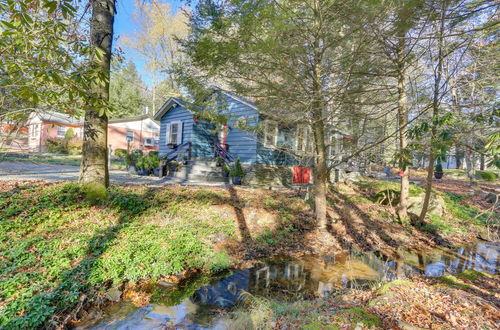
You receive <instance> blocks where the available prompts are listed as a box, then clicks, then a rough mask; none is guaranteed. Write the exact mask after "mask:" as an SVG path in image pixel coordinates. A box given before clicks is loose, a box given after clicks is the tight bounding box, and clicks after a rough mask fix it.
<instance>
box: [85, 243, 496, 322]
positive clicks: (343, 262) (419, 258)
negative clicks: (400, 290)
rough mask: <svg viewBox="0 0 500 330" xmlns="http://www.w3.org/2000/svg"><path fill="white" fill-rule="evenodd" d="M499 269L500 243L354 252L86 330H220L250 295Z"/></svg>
mask: <svg viewBox="0 0 500 330" xmlns="http://www.w3.org/2000/svg"><path fill="white" fill-rule="evenodd" d="M499 267H500V244H499V243H478V244H476V245H474V246H470V247H462V248H457V249H454V250H441V249H438V250H434V251H432V252H430V253H420V252H404V253H401V254H400V256H399V258H397V259H396V260H390V259H388V258H386V257H384V256H382V255H380V254H378V253H375V252H373V253H356V252H352V253H342V254H338V255H335V256H332V257H331V260H329V261H328V262H322V261H320V260H318V259H313V258H303V259H300V260H288V261H271V262H265V263H262V264H259V265H256V266H255V267H253V268H250V269H244V270H237V271H234V272H233V273H232V274H231V275H230V276H227V277H225V278H223V279H219V280H216V281H213V282H212V283H210V284H209V285H205V286H202V287H200V288H198V289H197V290H196V291H195V292H194V294H190V296H188V297H186V298H185V299H184V300H182V301H181V302H180V303H177V304H175V305H173V306H172V305H171V304H172V303H171V301H172V300H168V299H167V300H164V301H161V300H160V301H155V303H153V304H151V305H149V306H147V307H143V308H137V307H134V306H133V305H132V304H131V303H129V302H126V301H125V302H120V303H117V304H114V305H112V306H111V307H110V308H109V309H108V310H107V311H106V314H105V317H104V318H103V319H102V320H101V321H100V322H98V323H97V324H96V322H94V321H92V322H88V323H86V324H82V326H81V327H80V328H93V329H130V328H133V329H156V328H164V327H165V326H166V325H170V326H171V325H175V326H182V327H183V328H189V329H206V328H212V329H214V328H216V329H217V328H223V325H224V321H223V319H221V318H217V317H215V315H216V314H217V310H219V309H224V308H230V307H232V306H235V305H236V304H238V303H239V302H240V301H241V300H242V299H244V296H245V295H244V294H243V293H245V292H248V293H251V294H252V295H255V296H261V297H269V298H273V299H282V300H297V299H299V298H300V299H307V298H313V297H324V296H328V295H329V294H331V293H332V292H334V291H335V290H336V289H338V288H345V287H359V286H363V285H366V284H369V283H370V282H372V281H380V280H389V281H390V280H394V279H396V278H403V277H407V276H411V275H415V274H421V275H426V276H441V275H443V274H445V273H458V272H462V271H464V270H466V269H474V270H477V271H482V272H488V273H491V274H497V273H498V272H499ZM178 293H179V291H173V292H172V294H178ZM169 302H170V303H169Z"/></svg>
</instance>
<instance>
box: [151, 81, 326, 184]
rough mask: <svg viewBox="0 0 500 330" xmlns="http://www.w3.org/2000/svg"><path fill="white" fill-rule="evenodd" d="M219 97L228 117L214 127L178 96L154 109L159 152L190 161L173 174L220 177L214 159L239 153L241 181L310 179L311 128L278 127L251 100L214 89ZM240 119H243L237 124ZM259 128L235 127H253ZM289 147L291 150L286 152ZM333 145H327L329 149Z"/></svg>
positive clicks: (231, 157) (230, 159) (231, 159)
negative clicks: (243, 127) (222, 125)
mask: <svg viewBox="0 0 500 330" xmlns="http://www.w3.org/2000/svg"><path fill="white" fill-rule="evenodd" d="M217 93H220V94H219V95H221V96H222V97H223V98H224V104H225V108H226V109H225V111H226V113H227V115H228V118H229V120H228V123H227V125H226V126H225V127H219V128H216V127H215V126H214V125H213V124H211V123H209V122H207V121H203V120H199V119H198V118H197V117H196V114H195V113H193V112H192V111H190V110H189V109H188V107H186V105H185V103H184V102H183V101H182V100H180V99H177V98H170V99H169V100H167V102H165V104H163V106H162V107H161V108H160V109H159V110H158V111H157V113H156V114H155V116H154V119H155V120H157V121H159V122H160V146H159V147H160V148H159V153H160V157H162V158H166V159H168V160H169V161H171V160H174V159H176V160H181V159H184V160H186V163H188V161H187V160H188V159H189V165H187V166H184V169H181V170H179V173H176V174H175V175H176V176H181V177H185V178H186V179H191V178H193V177H195V178H196V179H200V180H203V179H213V180H212V181H219V180H220V181H222V179H221V177H220V175H221V172H222V171H221V169H220V168H218V169H216V168H215V165H214V163H215V162H214V160H215V159H216V158H217V157H221V158H223V159H224V160H225V161H226V162H227V163H231V162H234V161H235V160H236V159H238V158H239V159H240V161H241V163H242V165H243V167H244V169H245V178H244V182H245V183H252V184H279V185H290V184H300V183H310V182H311V179H312V175H311V174H312V173H311V168H310V167H309V166H304V164H311V157H310V155H311V153H312V150H313V149H312V134H311V133H310V131H309V130H308V129H306V128H305V127H295V128H283V127H279V126H278V124H277V123H276V122H273V121H270V120H267V119H266V118H264V117H263V116H262V114H260V113H259V110H258V108H257V107H256V105H255V104H254V103H253V102H251V101H249V100H247V99H245V98H242V97H239V96H237V95H234V94H233V93H229V92H226V91H222V90H218V91H217ZM241 122H244V125H240V123H241ZM257 125H259V126H260V127H261V128H263V129H262V130H259V133H256V131H252V130H244V129H242V128H239V127H241V126H245V127H257ZM286 150H290V151H293V152H286ZM333 152H335V150H333V149H332V153H333Z"/></svg>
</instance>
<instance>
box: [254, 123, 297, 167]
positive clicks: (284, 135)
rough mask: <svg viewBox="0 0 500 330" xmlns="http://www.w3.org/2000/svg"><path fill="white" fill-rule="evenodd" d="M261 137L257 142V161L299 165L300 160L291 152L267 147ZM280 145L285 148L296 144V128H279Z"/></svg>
mask: <svg viewBox="0 0 500 330" xmlns="http://www.w3.org/2000/svg"><path fill="white" fill-rule="evenodd" d="M261 141H263V138H262V137H261V138H260V139H259V142H258V144H257V163H258V164H266V165H299V164H300V162H299V161H298V160H297V159H296V158H295V157H294V156H293V155H291V154H290V153H289V152H285V151H282V150H278V149H274V148H267V147H266V146H264V144H263V143H262V142H261ZM277 144H278V147H280V146H282V147H283V149H291V148H293V147H294V146H295V129H294V128H283V127H279V128H278V138H277Z"/></svg>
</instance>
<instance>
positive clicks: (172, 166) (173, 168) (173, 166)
mask: <svg viewBox="0 0 500 330" xmlns="http://www.w3.org/2000/svg"><path fill="white" fill-rule="evenodd" d="M178 167H179V162H178V161H176V160H173V161H171V162H169V163H168V171H169V175H170V176H172V175H173V174H174V172H176V171H177V168H178Z"/></svg>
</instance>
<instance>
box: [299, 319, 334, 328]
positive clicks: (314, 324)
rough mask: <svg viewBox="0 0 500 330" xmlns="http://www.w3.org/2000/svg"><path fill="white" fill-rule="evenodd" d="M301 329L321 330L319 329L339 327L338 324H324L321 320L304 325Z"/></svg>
mask: <svg viewBox="0 0 500 330" xmlns="http://www.w3.org/2000/svg"><path fill="white" fill-rule="evenodd" d="M302 329H304V330H321V329H332V330H336V329H340V326H338V325H335V324H325V323H323V322H321V321H315V322H312V323H309V324H306V325H304V327H303V328H302Z"/></svg>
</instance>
